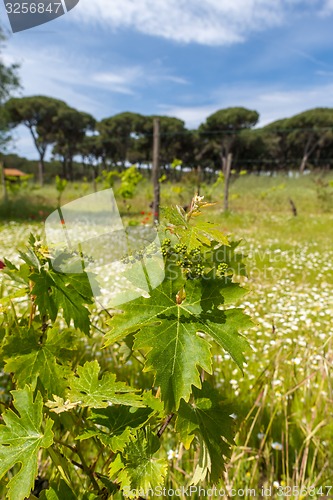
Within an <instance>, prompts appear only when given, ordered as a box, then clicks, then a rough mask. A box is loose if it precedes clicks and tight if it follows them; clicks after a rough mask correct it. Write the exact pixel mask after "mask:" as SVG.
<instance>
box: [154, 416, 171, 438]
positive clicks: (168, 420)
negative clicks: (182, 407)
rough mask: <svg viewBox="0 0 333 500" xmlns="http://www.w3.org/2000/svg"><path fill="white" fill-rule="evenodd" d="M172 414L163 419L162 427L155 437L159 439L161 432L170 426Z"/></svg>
mask: <svg viewBox="0 0 333 500" xmlns="http://www.w3.org/2000/svg"><path fill="white" fill-rule="evenodd" d="M174 415H175V414H174V413H170V415H168V416H167V418H166V419H165V421H164V423H163V425H162V427H161V428H160V429H159V431H158V432H157V437H159V438H160V437H161V436H162V434H163V432H164V431H165V430H166V428H167V427H168V425H169V424H170V422H171V420H172V419H173V417H174Z"/></svg>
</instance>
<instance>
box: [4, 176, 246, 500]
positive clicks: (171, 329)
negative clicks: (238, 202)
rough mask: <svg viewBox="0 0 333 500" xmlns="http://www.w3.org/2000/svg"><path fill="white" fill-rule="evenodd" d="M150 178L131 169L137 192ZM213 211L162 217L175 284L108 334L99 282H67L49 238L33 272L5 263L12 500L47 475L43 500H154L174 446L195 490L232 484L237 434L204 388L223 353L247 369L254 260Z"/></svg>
mask: <svg viewBox="0 0 333 500" xmlns="http://www.w3.org/2000/svg"><path fill="white" fill-rule="evenodd" d="M139 177H140V176H139V175H138V174H137V171H136V169H133V170H132V171H131V175H130V179H129V182H132V183H133V184H135V182H138V181H139ZM133 179H134V181H133ZM208 205H209V204H208V203H205V202H204V201H203V199H202V197H199V196H195V197H194V199H193V200H192V203H191V206H190V209H189V211H188V212H184V210H182V209H181V208H180V207H176V208H170V209H166V210H165V211H164V214H165V221H164V223H163V225H162V226H161V227H160V228H159V231H160V237H161V239H162V254H163V256H164V267H165V278H164V281H163V282H162V283H161V284H160V285H159V286H157V287H155V288H154V277H152V281H151V283H150V288H149V289H147V292H148V295H147V296H145V297H140V298H136V299H135V300H132V301H131V302H128V303H126V304H124V305H123V306H122V307H121V311H114V310H112V311H108V314H107V316H108V320H107V321H106V320H105V311H103V310H99V309H98V308H97V306H96V307H94V306H93V304H92V299H93V297H92V291H91V288H90V281H89V277H88V275H87V274H86V273H84V272H83V273H81V274H74V273H69V274H63V273H59V272H56V271H55V269H53V267H52V260H51V256H52V255H51V254H52V252H53V250H52V249H48V248H46V247H45V245H44V244H43V242H42V241H41V240H40V238H39V237H38V238H36V237H34V236H30V238H29V246H28V248H27V249H26V250H25V251H24V252H21V253H20V257H21V259H22V261H23V263H22V264H21V265H19V266H16V265H13V264H12V263H11V262H10V261H9V260H5V262H4V265H5V267H3V269H2V270H1V271H0V272H1V273H2V277H3V278H5V277H6V278H7V279H8V293H7V295H4V296H3V297H2V298H1V302H0V305H1V309H2V312H3V315H2V318H1V320H0V335H1V339H2V347H1V351H0V361H1V363H2V367H3V374H2V378H3V383H2V385H3V387H4V398H3V401H4V403H3V404H4V408H3V413H2V419H3V422H4V425H1V426H0V446H1V445H2V446H1V451H0V476H1V477H3V476H5V475H6V477H7V478H8V479H9V483H8V485H7V490H6V491H5V490H4V489H3V487H2V485H0V495H2V497H3V498H5V497H6V495H7V498H10V499H11V500H24V499H25V498H26V497H29V495H30V492H31V491H32V490H34V479H35V478H36V477H37V475H38V474H40V475H43V477H44V478H45V480H46V481H47V482H48V484H49V486H48V489H47V490H44V491H43V492H42V493H41V494H40V498H44V500H45V499H47V500H49V499H51V500H53V499H60V498H61V499H62V498H69V499H70V498H80V499H97V498H110V496H111V495H114V494H117V492H118V491H119V490H120V491H121V494H123V495H125V496H135V495H136V493H135V492H134V493H133V492H132V493H133V494H132V493H131V490H135V491H137V492H142V495H143V496H145V494H146V493H145V492H147V490H149V489H150V488H156V487H158V486H159V487H162V486H163V485H164V484H166V481H168V478H169V477H170V474H171V473H172V471H171V466H170V462H169V461H168V459H167V455H166V449H165V447H166V446H167V443H169V442H170V441H172V442H177V443H178V444H179V446H184V447H185V448H186V449H187V450H188V453H191V457H192V458H191V463H192V461H193V470H192V471H191V470H188V471H187V473H186V474H189V475H191V476H192V479H191V482H192V484H194V483H197V482H202V483H205V484H207V485H208V484H213V483H216V482H217V481H218V480H219V479H220V478H221V476H222V473H223V470H224V462H225V460H226V459H227V457H228V456H229V454H230V446H231V445H232V444H233V437H234V430H233V420H232V418H231V417H230V413H231V409H230V406H229V405H228V404H226V403H225V402H224V398H223V396H222V394H221V393H220V392H219V391H218V390H217V389H216V388H212V387H211V386H210V385H209V383H208V382H207V381H204V378H205V374H206V377H209V376H210V374H212V373H213V370H214V367H215V358H214V355H213V353H215V352H219V351H220V350H221V348H222V350H223V351H225V352H227V353H229V355H230V356H231V358H232V359H233V360H234V361H235V362H236V364H237V365H238V366H239V368H240V369H241V370H242V369H243V362H244V354H243V353H244V350H245V349H246V348H247V342H246V340H245V338H244V337H243V336H242V335H241V334H240V333H239V331H240V330H242V329H245V328H248V327H249V326H251V322H250V320H249V318H248V317H247V316H246V315H245V314H244V313H243V311H242V309H238V308H237V307H235V303H236V302H237V301H238V300H239V299H240V298H241V297H242V296H243V295H244V293H245V290H244V289H243V288H241V286H240V285H239V284H238V283H237V276H238V275H244V274H245V269H244V265H243V263H242V255H241V254H238V253H237V252H236V249H237V243H233V242H229V241H228V238H227V237H226V236H225V235H224V234H223V233H222V232H221V231H220V228H219V227H218V225H216V224H210V223H208V222H203V221H201V220H200V215H201V212H202V211H203V209H205V207H206V206H208ZM150 248H151V246H150V247H148V249H147V252H146V254H145V255H146V257H147V258H148V256H149V255H150V254H149V252H150ZM53 257H55V258H56V259H59V258H60V256H59V255H56V254H55V255H53ZM63 258H64V259H68V262H71V261H73V259H74V261H75V259H76V260H77V261H78V260H80V258H81V257H80V256H77V255H72V254H71V255H65V256H64V257H63ZM127 260H129V262H132V260H133V261H134V264H133V266H132V271H130V272H129V273H127V278H128V279H129V280H133V284H134V285H135V286H137V285H138V276H137V273H136V272H135V269H136V268H135V266H136V265H138V262H137V261H136V259H135V256H128V257H127ZM140 266H141V262H140ZM92 279H93V277H92V276H90V280H92ZM109 316H111V318H110V317H109ZM92 318H93V319H92ZM103 345H104V348H103ZM130 365H132V367H133V368H131V369H129V366H130ZM133 373H135V376H134V377H133ZM13 388H14V389H15V390H14V391H12V392H10V391H11V389H13ZM12 395H13V396H14V400H12ZM51 428H52V431H51ZM181 443H182V445H181ZM45 464H47V466H46V465H45ZM36 484H37V483H36ZM34 491H35V490H34ZM34 495H37V493H34ZM140 495H141V493H140ZM31 498H34V496H31Z"/></svg>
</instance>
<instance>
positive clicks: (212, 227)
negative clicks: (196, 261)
mask: <svg viewBox="0 0 333 500" xmlns="http://www.w3.org/2000/svg"><path fill="white" fill-rule="evenodd" d="M162 212H163V215H164V217H165V218H166V219H167V221H168V222H169V223H170V224H171V225H172V226H173V228H172V232H174V231H175V232H176V234H177V235H178V236H179V237H180V239H181V241H182V243H184V244H185V245H186V246H187V249H188V250H189V251H191V250H192V249H193V248H196V247H200V246H201V245H207V246H210V245H211V242H212V241H215V242H217V243H222V244H223V245H229V241H228V238H227V236H226V235H225V234H223V233H222V231H221V229H219V227H218V226H217V225H216V224H213V223H212V222H205V221H201V220H197V219H190V220H187V219H186V214H185V213H184V214H182V213H181V212H179V211H178V210H177V208H175V207H173V208H166V209H163V211H162Z"/></svg>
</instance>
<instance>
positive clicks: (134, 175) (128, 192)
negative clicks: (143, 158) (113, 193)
mask: <svg viewBox="0 0 333 500" xmlns="http://www.w3.org/2000/svg"><path fill="white" fill-rule="evenodd" d="M120 178H121V185H120V187H119V188H118V194H119V195H120V196H121V197H122V198H123V199H124V200H128V199H130V198H133V196H134V193H135V189H136V187H137V185H138V184H139V182H141V181H142V179H143V177H142V175H141V174H140V172H139V171H138V169H137V167H136V165H132V166H131V167H130V168H127V169H126V170H125V171H124V172H123V173H122V174H121V176H120Z"/></svg>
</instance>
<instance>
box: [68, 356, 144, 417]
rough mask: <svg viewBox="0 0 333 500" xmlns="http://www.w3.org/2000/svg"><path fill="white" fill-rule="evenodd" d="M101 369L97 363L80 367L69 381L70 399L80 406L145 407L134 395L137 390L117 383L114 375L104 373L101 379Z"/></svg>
mask: <svg viewBox="0 0 333 500" xmlns="http://www.w3.org/2000/svg"><path fill="white" fill-rule="evenodd" d="M99 371H100V367H99V364H98V362H97V361H90V362H88V361H87V362H86V363H85V364H84V366H78V368H77V375H73V376H72V377H71V379H70V381H69V385H70V391H69V392H68V399H69V400H70V401H71V402H72V403H78V404H79V405H80V406H90V407H91V408H106V407H107V406H111V405H114V404H122V405H127V406H136V407H140V406H141V407H142V406H144V404H143V402H142V399H141V397H140V396H138V395H137V394H134V392H135V389H133V388H132V387H130V386H128V385H127V384H125V383H124V382H116V376H115V375H114V374H113V373H109V372H107V373H104V375H103V376H102V377H101V378H100V379H99Z"/></svg>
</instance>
